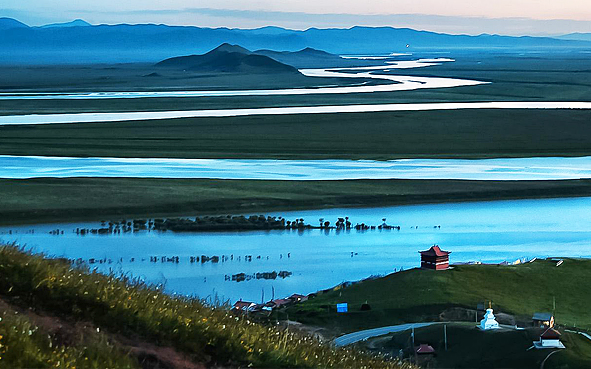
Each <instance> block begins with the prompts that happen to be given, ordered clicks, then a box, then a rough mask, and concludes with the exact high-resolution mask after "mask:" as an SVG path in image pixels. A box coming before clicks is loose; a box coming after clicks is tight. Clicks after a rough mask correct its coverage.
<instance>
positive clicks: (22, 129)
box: [0, 109, 591, 160]
mask: <svg viewBox="0 0 591 369" xmlns="http://www.w3.org/2000/svg"><path fill="white" fill-rule="evenodd" d="M590 121H591V111H590V110H523V109H522V110H519V109H516V110H494V109H477V110H452V111H419V112H381V113H351V114H314V115H285V116H249V117H228V118H190V119H172V120H155V121H137V122H117V123H88V124H56V125H39V126H3V127H0V154H3V155H49V156H112V157H167V158H251V159H255V158H256V159H377V160H387V159H397V158H470V159H472V158H494V157H528V156H585V155H589V154H591V134H590V133H591V126H590V125H589V122H590Z"/></svg>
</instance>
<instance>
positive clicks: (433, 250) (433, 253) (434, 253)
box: [419, 245, 451, 256]
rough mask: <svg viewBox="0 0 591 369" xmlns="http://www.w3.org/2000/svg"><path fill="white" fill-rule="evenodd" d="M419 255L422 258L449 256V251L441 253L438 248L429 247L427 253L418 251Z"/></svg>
mask: <svg viewBox="0 0 591 369" xmlns="http://www.w3.org/2000/svg"><path fill="white" fill-rule="evenodd" d="M419 252H420V253H421V255H424V256H447V255H449V254H451V252H450V251H443V250H441V249H440V248H439V246H437V245H435V246H431V248H430V249H429V250H427V251H419Z"/></svg>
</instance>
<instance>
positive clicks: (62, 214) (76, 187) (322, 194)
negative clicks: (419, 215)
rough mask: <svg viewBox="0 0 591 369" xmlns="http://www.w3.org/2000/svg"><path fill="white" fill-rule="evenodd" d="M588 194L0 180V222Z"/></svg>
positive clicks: (458, 184) (424, 183)
mask: <svg viewBox="0 0 591 369" xmlns="http://www.w3.org/2000/svg"><path fill="white" fill-rule="evenodd" d="M573 196H591V181H588V180H576V181H499V182H497V181H455V180H375V181H372V180H357V181H256V180H249V181H242V180H198V179H173V180H170V179H145V178H144V179H142V178H69V179H58V178H40V179H29V180H6V179H3V180H0V224H20V223H40V222H48V223H51V222H58V221H75V220H98V219H105V218H107V219H108V218H119V217H156V216H186V215H189V214H191V215H199V214H228V213H233V214H245V213H260V212H265V211H270V210H298V209H319V208H331V207H352V206H376V207H378V206H387V205H405V204H414V203H435V202H451V201H456V202H457V201H476V200H503V199H519V198H545V197H573Z"/></svg>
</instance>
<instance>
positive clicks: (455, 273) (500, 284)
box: [287, 254, 591, 333]
mask: <svg viewBox="0 0 591 369" xmlns="http://www.w3.org/2000/svg"><path fill="white" fill-rule="evenodd" d="M452 255H453V254H452ZM452 261H453V260H452ZM590 277H591V261H590V260H578V259H577V260H574V259H573V260H565V261H564V263H563V264H562V265H561V266H559V267H557V266H556V263H555V262H552V261H546V260H538V261H536V262H533V263H527V264H523V265H518V266H497V265H461V266H460V265H458V266H454V268H453V269H451V270H447V271H438V272H435V271H431V270H421V269H412V270H407V271H404V272H399V273H395V274H391V275H389V276H387V277H384V278H379V279H375V280H368V281H364V282H360V283H357V284H354V285H352V286H350V287H347V288H341V289H337V290H334V291H331V292H328V293H325V294H320V295H318V297H317V298H315V299H312V300H309V301H307V302H305V303H303V304H299V305H296V306H294V307H292V308H289V309H288V310H287V313H288V314H289V317H290V319H293V320H297V321H300V322H302V323H307V324H312V325H317V326H322V327H326V328H329V329H333V330H334V331H335V332H343V333H347V332H353V331H357V330H362V329H368V328H374V327H382V326H389V325H395V324H400V323H408V322H422V321H439V314H440V313H442V312H443V311H445V310H446V309H449V308H452V307H461V308H467V309H475V308H476V305H477V304H478V303H482V302H485V301H491V300H492V302H493V308H494V309H495V312H496V313H499V312H502V313H507V314H511V315H513V316H515V317H516V319H523V320H524V321H531V316H532V315H533V313H534V312H544V311H552V308H553V299H554V298H556V315H555V316H556V321H557V323H558V324H559V325H561V326H567V327H574V326H576V327H578V328H583V329H591V312H590V311H589V309H588V305H589V296H590V294H591V286H589V285H587V284H585V283H579V281H584V280H587V279H588V278H590ZM339 302H347V303H349V310H350V312H349V313H347V314H337V313H336V308H335V304H336V303H339ZM365 302H367V303H369V304H370V306H371V311H360V307H361V305H362V304H363V303H365Z"/></svg>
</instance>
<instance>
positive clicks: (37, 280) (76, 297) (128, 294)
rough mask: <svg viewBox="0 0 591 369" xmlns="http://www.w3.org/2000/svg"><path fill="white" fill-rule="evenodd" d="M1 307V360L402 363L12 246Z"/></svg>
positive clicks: (57, 363)
mask: <svg viewBox="0 0 591 369" xmlns="http://www.w3.org/2000/svg"><path fill="white" fill-rule="evenodd" d="M0 311H1V313H0V314H1V315H0V318H1V320H0V357H1V358H2V359H1V360H2V365H3V367H4V366H6V367H11V368H12V367H27V368H33V367H60V368H74V367H78V368H84V367H98V368H106V367H117V368H119V367H121V368H123V367H130V368H136V367H143V368H156V367H158V368H203V367H247V366H248V367H266V368H269V367H338V368H346V367H349V368H403V367H405V366H404V365H402V364H398V363H395V362H392V361H389V362H388V361H383V360H382V359H379V358H376V357H374V356H370V355H368V354H363V353H360V352H356V351H352V350H342V349H334V348H332V347H330V346H326V345H323V344H321V343H319V342H318V341H316V340H315V339H312V338H310V337H307V336H300V335H297V334H294V333H290V332H288V331H286V330H281V329H279V328H275V327H270V326H269V327H267V326H262V325H259V324H255V323H253V322H251V321H249V320H248V319H246V318H244V317H239V316H233V315H232V313H231V312H230V311H228V310H226V309H225V308H214V307H210V306H206V305H204V304H202V303H201V302H200V301H199V300H196V299H191V298H184V297H178V296H175V297H172V296H169V295H166V294H163V293H161V292H160V291H159V289H158V288H157V287H150V286H146V285H144V284H142V283H141V282H138V281H131V280H126V279H117V278H114V277H109V276H104V275H101V274H97V273H92V272H89V271H87V270H84V269H82V268H74V267H72V266H71V265H70V264H69V263H66V262H65V261H63V260H52V259H46V258H43V257H41V256H33V255H30V254H28V253H25V252H23V251H22V250H20V249H18V248H16V247H14V246H1V247H0Z"/></svg>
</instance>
